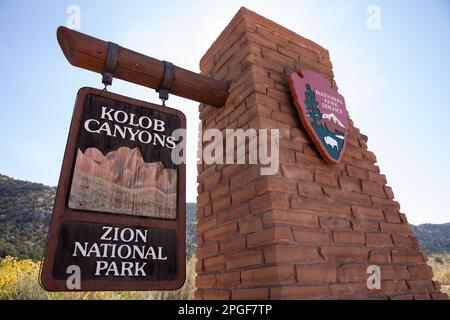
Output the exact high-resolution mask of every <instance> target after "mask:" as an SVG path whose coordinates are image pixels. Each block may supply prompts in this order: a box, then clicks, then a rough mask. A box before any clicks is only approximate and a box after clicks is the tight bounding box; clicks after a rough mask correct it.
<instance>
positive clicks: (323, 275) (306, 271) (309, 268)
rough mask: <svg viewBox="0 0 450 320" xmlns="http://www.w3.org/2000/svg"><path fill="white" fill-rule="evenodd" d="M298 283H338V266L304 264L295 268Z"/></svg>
mask: <svg viewBox="0 0 450 320" xmlns="http://www.w3.org/2000/svg"><path fill="white" fill-rule="evenodd" d="M295 270H296V274H297V282H299V283H301V284H307V285H320V284H329V283H335V282H336V274H337V273H336V266H333V265H328V264H302V265H297V266H296V267H295Z"/></svg>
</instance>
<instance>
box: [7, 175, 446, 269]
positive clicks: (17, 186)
mask: <svg viewBox="0 0 450 320" xmlns="http://www.w3.org/2000/svg"><path fill="white" fill-rule="evenodd" d="M55 191H56V188H54V187H48V186H45V185H43V184H40V183H32V182H27V181H21V180H15V179H12V178H9V177H7V176H4V175H1V174H0V258H1V257H4V256H6V255H12V256H15V257H18V258H32V259H35V260H39V259H41V256H42V251H43V247H44V244H45V239H46V236H47V228H48V225H49V222H50V216H51V211H52V209H53V202H54V196H55ZM186 209H187V210H186V211H187V212H186V215H187V219H186V220H187V227H186V242H187V251H188V252H187V255H188V257H190V256H191V255H192V254H193V253H194V252H195V226H196V215H195V212H196V204H195V203H188V204H187V206H186ZM413 230H414V234H415V235H416V237H417V238H418V240H419V242H420V246H421V248H422V250H423V251H425V252H427V253H442V252H444V251H447V252H450V223H446V224H421V225H419V226H413Z"/></svg>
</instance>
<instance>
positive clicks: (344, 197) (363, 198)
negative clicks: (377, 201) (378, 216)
mask: <svg viewBox="0 0 450 320" xmlns="http://www.w3.org/2000/svg"><path fill="white" fill-rule="evenodd" d="M323 192H324V193H325V194H326V195H327V196H329V197H331V198H332V200H335V201H341V202H342V201H344V202H346V203H350V204H360V205H370V204H371V202H370V198H369V196H367V195H365V194H361V193H356V192H349V191H342V190H336V189H331V188H327V187H324V188H323Z"/></svg>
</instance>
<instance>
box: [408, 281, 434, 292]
mask: <svg viewBox="0 0 450 320" xmlns="http://www.w3.org/2000/svg"><path fill="white" fill-rule="evenodd" d="M406 282H407V283H408V286H409V287H410V288H411V290H412V291H414V292H423V291H427V290H434V286H433V281H431V279H428V280H408V281H406Z"/></svg>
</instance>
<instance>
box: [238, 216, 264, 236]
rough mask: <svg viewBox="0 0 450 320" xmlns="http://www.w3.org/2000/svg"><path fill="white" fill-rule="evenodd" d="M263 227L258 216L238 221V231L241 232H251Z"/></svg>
mask: <svg viewBox="0 0 450 320" xmlns="http://www.w3.org/2000/svg"><path fill="white" fill-rule="evenodd" d="M262 229H263V223H262V220H261V219H260V218H255V217H249V218H247V219H245V220H243V221H241V222H239V232H240V233H241V234H247V233H252V232H256V231H260V230H262Z"/></svg>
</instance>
